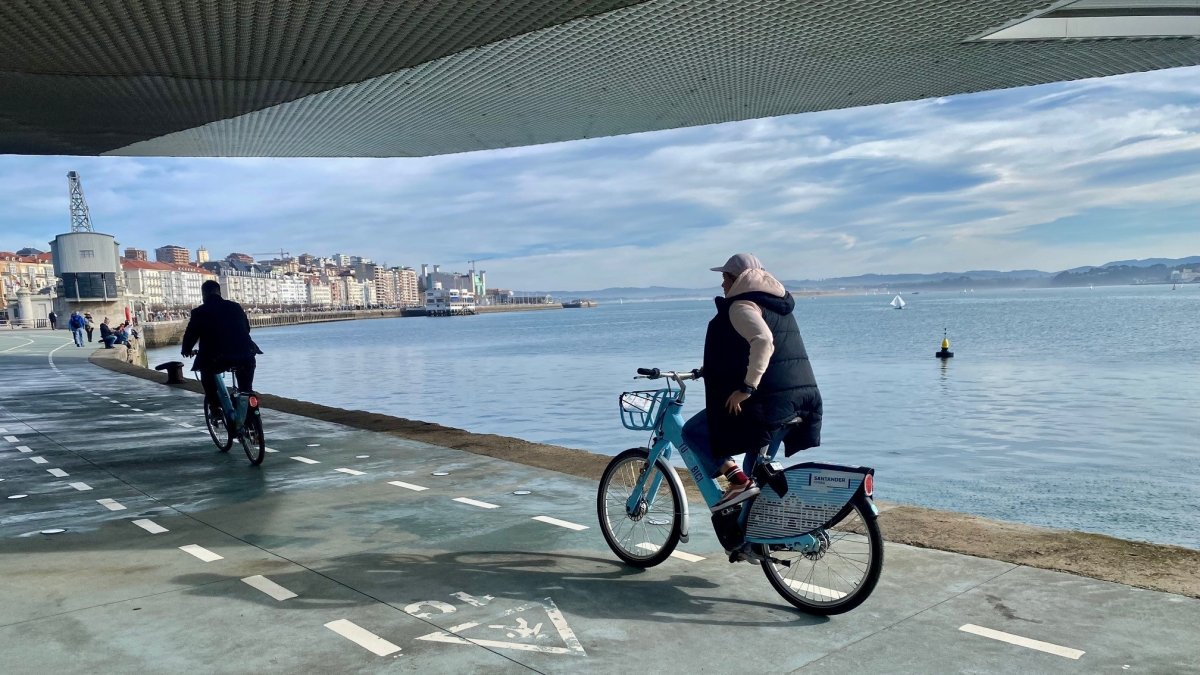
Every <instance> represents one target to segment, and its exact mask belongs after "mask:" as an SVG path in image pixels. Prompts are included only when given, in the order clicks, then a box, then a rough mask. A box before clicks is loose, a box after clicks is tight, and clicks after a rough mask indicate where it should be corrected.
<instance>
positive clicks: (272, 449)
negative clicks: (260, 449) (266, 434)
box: [266, 448, 279, 452]
mask: <svg viewBox="0 0 1200 675" xmlns="http://www.w3.org/2000/svg"><path fill="white" fill-rule="evenodd" d="M266 450H267V452H279V451H278V450H276V449H275V448H267V449H266Z"/></svg>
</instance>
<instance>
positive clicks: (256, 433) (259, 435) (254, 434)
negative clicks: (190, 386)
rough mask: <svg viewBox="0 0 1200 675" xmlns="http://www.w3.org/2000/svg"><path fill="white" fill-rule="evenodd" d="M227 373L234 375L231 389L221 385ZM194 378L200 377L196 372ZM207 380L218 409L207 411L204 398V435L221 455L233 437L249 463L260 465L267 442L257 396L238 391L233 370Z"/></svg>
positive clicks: (206, 403) (224, 384) (223, 384)
mask: <svg viewBox="0 0 1200 675" xmlns="http://www.w3.org/2000/svg"><path fill="white" fill-rule="evenodd" d="M228 372H232V373H233V375H234V386H233V387H230V386H228V385H227V384H226V383H225V373H228ZM196 377H197V379H199V378H200V377H201V375H200V374H199V373H197V374H196ZM211 377H213V378H214V380H213V382H214V384H215V385H216V387H215V389H216V392H217V400H219V401H220V403H221V409H220V410H211V409H210V406H209V405H208V400H207V397H206V398H205V401H204V423H205V424H206V425H207V426H208V435H209V436H211V437H212V441H213V443H214V444H215V445H216V446H217V449H218V450H220V451H221V452H228V451H229V448H231V447H233V439H235V438H236V439H237V440H238V442H240V443H241V444H242V449H243V450H245V451H246V457H248V458H249V459H250V463H251V464H254V465H258V464H262V462H263V458H264V457H266V452H267V440H266V436H265V435H264V434H263V426H262V414H261V413H260V412H259V408H258V395H257V394H255V393H254V392H241V391H238V389H237V368H229V369H226V370H224V371H222V372H218V373H213V374H212V375H211Z"/></svg>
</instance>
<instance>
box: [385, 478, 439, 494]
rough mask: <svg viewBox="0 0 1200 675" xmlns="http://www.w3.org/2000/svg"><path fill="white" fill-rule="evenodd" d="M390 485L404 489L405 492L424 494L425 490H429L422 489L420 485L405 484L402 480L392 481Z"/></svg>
mask: <svg viewBox="0 0 1200 675" xmlns="http://www.w3.org/2000/svg"><path fill="white" fill-rule="evenodd" d="M388 485H395V486H396V487H402V488H404V489H405V490H413V491H416V492H422V491H424V490H428V489H429V488H427V487H421V486H420V485H413V484H412V483H405V482H404V481H402V480H390V481H388Z"/></svg>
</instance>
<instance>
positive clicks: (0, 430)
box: [0, 427, 8, 434]
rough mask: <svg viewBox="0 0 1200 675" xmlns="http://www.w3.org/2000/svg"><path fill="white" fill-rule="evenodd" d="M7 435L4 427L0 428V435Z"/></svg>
mask: <svg viewBox="0 0 1200 675" xmlns="http://www.w3.org/2000/svg"><path fill="white" fill-rule="evenodd" d="M7 433H8V429H5V428H4V427H0V434H7Z"/></svg>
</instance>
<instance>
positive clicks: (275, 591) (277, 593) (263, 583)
mask: <svg viewBox="0 0 1200 675" xmlns="http://www.w3.org/2000/svg"><path fill="white" fill-rule="evenodd" d="M242 581H243V582H245V583H246V584H248V585H250V586H251V587H253V588H257V589H258V590H260V591H262V592H263V593H266V594H267V595H269V596H271V597H272V598H275V599H276V600H287V599H288V598H294V597H296V594H295V593H293V592H291V591H289V590H288V589H286V588H284V587H283V586H280V585H279V584H277V583H275V582H274V581H271V580H270V579H268V578H266V577H264V576H263V575H261V574H256V575H254V576H252V577H246V578H245V579H242Z"/></svg>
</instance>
